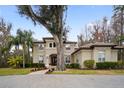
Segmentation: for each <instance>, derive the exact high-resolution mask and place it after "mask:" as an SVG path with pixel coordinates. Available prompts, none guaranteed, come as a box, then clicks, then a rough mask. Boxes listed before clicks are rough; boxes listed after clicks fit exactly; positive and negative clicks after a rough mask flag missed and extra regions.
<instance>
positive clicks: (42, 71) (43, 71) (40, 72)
mask: <svg viewBox="0 0 124 93" xmlns="http://www.w3.org/2000/svg"><path fill="white" fill-rule="evenodd" d="M48 70H49V69H45V70H40V71H35V72H32V73H29V74H28V75H37V74H45V73H46V72H47V71H48Z"/></svg>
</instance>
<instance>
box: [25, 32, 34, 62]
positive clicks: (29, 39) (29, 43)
mask: <svg viewBox="0 0 124 93" xmlns="http://www.w3.org/2000/svg"><path fill="white" fill-rule="evenodd" d="M24 34H25V37H26V38H25V39H26V46H27V55H28V63H29V62H30V61H31V60H30V59H31V57H30V48H32V43H33V41H32V40H33V37H32V35H33V32H32V31H31V30H29V31H26V30H25V31H24Z"/></svg>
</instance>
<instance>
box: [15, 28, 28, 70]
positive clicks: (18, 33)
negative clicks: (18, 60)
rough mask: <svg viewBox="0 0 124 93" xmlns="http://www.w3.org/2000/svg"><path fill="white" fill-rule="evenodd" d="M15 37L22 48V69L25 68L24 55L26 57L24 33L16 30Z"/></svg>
mask: <svg viewBox="0 0 124 93" xmlns="http://www.w3.org/2000/svg"><path fill="white" fill-rule="evenodd" d="M17 36H18V39H19V43H20V44H21V45H22V47H23V68H25V55H26V37H25V34H24V32H23V31H22V30H21V29H18V30H17Z"/></svg>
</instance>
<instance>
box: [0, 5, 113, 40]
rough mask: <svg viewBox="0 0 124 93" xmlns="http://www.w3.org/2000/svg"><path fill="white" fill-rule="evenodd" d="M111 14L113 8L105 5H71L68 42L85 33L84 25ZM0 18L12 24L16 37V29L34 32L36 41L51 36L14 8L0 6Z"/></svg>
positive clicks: (109, 16) (69, 9)
mask: <svg viewBox="0 0 124 93" xmlns="http://www.w3.org/2000/svg"><path fill="white" fill-rule="evenodd" d="M112 14H113V6H109V5H105V6H101V5H96V6H95V5H93V6H91V5H81V6H79V5H71V6H68V10H67V20H66V24H67V25H68V26H69V27H70V32H69V33H68V40H69V41H77V35H79V34H80V33H83V34H84V33H85V32H84V28H85V25H86V24H90V23H92V22H95V21H96V20H102V18H103V17H104V16H106V17H107V18H108V19H109V20H110V18H111V16H112ZM0 17H2V18H4V20H5V21H6V22H8V23H12V25H13V28H12V31H11V33H12V35H16V31H17V29H18V28H21V29H26V30H29V29H30V30H32V31H33V32H34V34H33V37H34V38H35V39H38V40H42V38H43V37H48V36H51V34H50V33H49V32H48V31H47V30H46V29H45V28H44V27H43V26H42V25H36V26H34V24H33V22H32V21H31V20H30V19H26V18H25V17H22V16H20V15H19V14H18V10H17V8H16V6H12V5H10V6H7V5H1V6H0Z"/></svg>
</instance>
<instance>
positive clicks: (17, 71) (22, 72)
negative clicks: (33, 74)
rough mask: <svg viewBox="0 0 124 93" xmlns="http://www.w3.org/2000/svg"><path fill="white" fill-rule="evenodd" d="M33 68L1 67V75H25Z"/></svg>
mask: <svg viewBox="0 0 124 93" xmlns="http://www.w3.org/2000/svg"><path fill="white" fill-rule="evenodd" d="M30 70H31V68H26V69H12V68H0V76H4V75H25V74H28V73H30Z"/></svg>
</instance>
